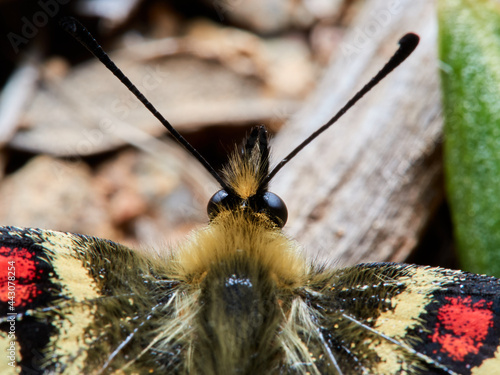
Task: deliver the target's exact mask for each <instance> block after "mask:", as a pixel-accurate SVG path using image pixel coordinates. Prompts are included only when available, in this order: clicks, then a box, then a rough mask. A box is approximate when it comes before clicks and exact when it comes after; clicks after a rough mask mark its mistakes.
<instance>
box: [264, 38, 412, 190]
mask: <svg viewBox="0 0 500 375" xmlns="http://www.w3.org/2000/svg"><path fill="white" fill-rule="evenodd" d="M419 40H420V38H419V37H418V35H416V34H413V33H408V34H406V35H405V36H403V37H402V38H401V39H400V40H399V49H398V50H397V51H396V53H395V54H394V55H393V56H392V57H391V59H390V60H389V61H388V62H387V64H385V66H384V67H383V68H382V69H381V70H380V71H379V72H378V73H377V75H375V77H373V78H372V79H371V80H370V82H368V83H367V84H366V85H365V86H364V87H363V88H362V89H361V90H359V91H358V92H357V94H356V95H354V96H353V97H352V98H351V100H349V101H348V102H347V104H346V105H344V107H342V109H341V110H340V111H338V112H337V114H336V115H335V116H333V117H332V118H331V119H330V121H328V122H327V123H326V124H324V125H323V126H322V127H320V128H319V129H318V130H316V131H315V132H314V133H312V134H311V135H310V136H309V137H307V138H306V139H305V140H304V141H303V142H302V143H301V144H300V145H298V146H297V147H296V148H295V149H294V150H293V151H292V152H290V153H289V154H288V156H286V157H285V158H284V159H283V160H281V161H280V162H279V163H278V164H277V165H276V167H274V169H273V170H272V171H271V173H269V174H268V175H267V177H266V178H265V179H264V181H263V182H262V184H267V183H269V181H271V179H272V178H273V177H274V176H275V175H276V173H278V171H279V170H280V169H281V168H283V167H284V166H285V165H286V164H287V163H288V162H289V161H290V160H291V159H292V158H293V157H294V156H295V155H297V154H298V153H299V152H300V151H302V149H303V148H304V147H306V146H307V145H308V144H309V143H311V141H312V140H314V139H315V138H316V137H317V136H319V135H320V134H321V133H323V132H324V131H325V130H326V129H328V128H329V127H330V126H332V125H333V124H334V123H335V122H336V121H337V120H338V119H339V118H340V117H342V116H343V115H344V113H346V112H347V111H348V110H349V109H350V108H351V107H352V106H353V105H354V104H356V102H357V101H358V100H359V99H361V98H362V97H363V96H364V95H365V94H366V93H367V92H368V91H370V90H371V89H372V88H373V87H375V86H376V85H377V84H378V83H379V82H380V81H381V80H382V79H384V77H385V76H387V75H388V74H389V73H390V72H392V71H393V70H394V69H395V68H397V66H398V65H399V64H401V63H402V62H403V61H405V60H406V58H407V57H408V56H410V54H411V53H412V52H413V50H414V49H415V48H416V47H417V45H418V41H419Z"/></svg>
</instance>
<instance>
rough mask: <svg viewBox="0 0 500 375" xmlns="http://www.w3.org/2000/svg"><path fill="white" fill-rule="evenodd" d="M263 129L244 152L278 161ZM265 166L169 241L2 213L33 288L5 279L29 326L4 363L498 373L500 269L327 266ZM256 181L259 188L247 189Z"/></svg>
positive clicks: (119, 369)
mask: <svg viewBox="0 0 500 375" xmlns="http://www.w3.org/2000/svg"><path fill="white" fill-rule="evenodd" d="M259 139H260V141H257V140H259ZM262 139H267V138H265V130H264V129H263V128H258V129H256V130H255V131H254V132H253V133H252V135H251V137H250V142H249V143H250V145H251V147H252V148H254V150H253V151H252V150H250V151H249V150H248V147H249V146H248V144H249V143H248V142H247V146H246V148H245V147H244V148H243V152H242V153H241V154H237V156H235V157H234V158H233V161H232V163H233V165H238V163H240V164H241V163H248V160H249V158H252V160H254V161H256V162H257V163H262V162H263V161H265V160H267V152H268V150H267V141H262ZM263 142H264V146H265V147H263ZM259 155H264V157H259ZM264 169H265V168H264ZM266 170H267V169H266ZM253 171H254V173H255V174H254V175H260V176H262V175H265V172H262V169H260V168H254V170H253ZM251 175H252V173H247V172H245V175H244V177H242V174H241V173H240V174H239V173H227V174H226V180H227V186H228V189H229V190H232V188H233V187H235V186H236V185H235V184H236V182H235V181H237V187H238V189H236V188H234V190H235V191H237V193H236V198H235V196H234V195H232V194H234V193H233V192H231V191H230V192H229V193H227V192H226V193H225V194H223V195H220V194H219V193H218V194H216V195H215V196H217V197H218V198H217V200H216V202H215V203H212V205H209V207H212V208H211V210H212V215H211V216H212V220H211V223H210V224H209V226H208V227H206V228H205V229H202V230H200V231H198V232H196V233H194V234H193V235H192V236H191V238H190V239H189V240H188V241H187V242H186V243H184V244H183V245H181V246H180V247H179V248H178V249H173V250H172V251H170V250H169V251H166V252H164V253H161V255H155V254H153V253H147V254H145V253H140V252H137V251H134V250H131V249H129V248H126V247H124V246H121V245H118V244H116V243H113V242H110V241H106V240H101V239H98V238H94V237H87V236H83V235H77V234H70V233H60V232H52V231H45V230H38V229H21V228H14V227H3V228H2V229H1V230H0V246H1V247H0V257H1V263H5V264H8V263H9V262H14V263H12V264H14V265H16V282H17V284H16V288H17V289H16V292H17V293H18V294H17V299H16V301H15V303H14V304H13V303H9V299H8V287H7V285H8V284H7V281H8V279H7V278H4V279H1V284H0V291H1V293H0V301H1V306H2V316H3V318H1V319H2V320H0V322H1V325H0V327H1V329H2V336H1V339H2V343H3V347H4V348H5V350H6V351H8V349H9V346H12V342H11V338H12V337H10V336H9V329H10V323H11V321H12V319H13V317H14V318H15V325H16V334H15V340H14V341H15V344H14V347H15V348H16V353H15V356H16V361H15V367H9V366H4V368H2V373H6V374H8V373H12V374H14V373H22V374H32V373H39V374H51V373H55V374H103V373H118V374H128V373H130V374H146V373H168V374H188V373H189V374H491V373H492V372H491V371H492V369H495V368H497V366H498V365H499V364H500V357H499V356H500V353H499V351H498V350H497V349H498V347H499V338H500V331H499V327H500V308H499V293H498V291H499V290H500V288H499V287H500V283H499V281H498V280H497V279H495V278H491V277H487V276H478V275H473V274H468V273H464V272H459V271H451V270H445V269H440V268H429V267H421V266H413V265H404V264H390V263H374V264H362V265H358V266H354V267H349V268H344V269H328V268H326V267H321V266H320V265H314V264H312V263H310V262H309V261H308V260H306V259H305V258H304V257H303V255H302V253H301V251H300V248H299V246H298V245H297V244H296V243H295V242H294V241H292V240H290V239H288V238H287V237H286V236H285V235H284V234H283V233H282V231H281V228H280V225H279V223H280V222H281V221H280V220H273V219H271V218H270V217H274V216H273V213H274V212H275V207H271V208H269V207H267V208H266V207H264V208H263V209H258V208H255V207H257V206H258V207H262V205H263V203H262V202H260V200H265V199H264V198H263V197H264V196H265V194H267V191H266V189H259V188H260V185H259V184H256V185H255V184H254V183H255V181H251V178H249V176H251ZM246 182H248V183H249V184H250V186H254V187H253V188H251V189H250V188H248V189H247V188H245V187H242V186H241V185H242V184H244V183H246ZM251 184H254V185H251ZM255 186H256V188H255ZM252 189H253V190H252ZM247 192H249V193H248V194H247ZM221 196H222V197H223V198H227V197H229V201H225V200H224V199H220V198H221ZM259 202H260V203H259ZM280 210H283V208H282V207H281V208H279V209H278V211H280ZM278 217H282V215H278ZM285 220H286V218H285ZM12 313H15V315H12ZM2 366H3V365H2ZM495 371H496V370H495ZM493 373H494V372H493Z"/></svg>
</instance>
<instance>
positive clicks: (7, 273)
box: [0, 246, 44, 307]
mask: <svg viewBox="0 0 500 375" xmlns="http://www.w3.org/2000/svg"><path fill="white" fill-rule="evenodd" d="M10 262H14V263H13V264H12V263H10ZM37 264H38V262H37V261H36V259H35V255H34V254H33V253H32V252H30V251H28V249H25V248H17V247H14V248H11V247H6V246H2V247H0V270H1V271H0V301H1V302H3V303H6V302H8V301H12V302H13V303H14V306H16V307H17V306H25V305H26V304H27V303H29V302H32V301H33V298H35V297H36V296H37V295H39V294H41V293H42V291H41V290H38V289H37V285H36V283H37V280H38V279H39V278H40V277H41V276H42V275H43V273H44V272H43V270H38V272H37ZM9 282H10V283H9ZM9 292H11V293H9ZM12 292H14V294H12ZM9 297H10V298H9Z"/></svg>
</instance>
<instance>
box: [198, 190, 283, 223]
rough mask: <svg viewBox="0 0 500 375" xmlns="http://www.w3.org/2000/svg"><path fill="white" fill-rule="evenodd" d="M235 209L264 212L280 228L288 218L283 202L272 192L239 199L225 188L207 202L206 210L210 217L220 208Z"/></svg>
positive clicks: (215, 214)
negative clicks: (241, 208) (245, 208)
mask: <svg viewBox="0 0 500 375" xmlns="http://www.w3.org/2000/svg"><path fill="white" fill-rule="evenodd" d="M221 207H222V208H226V209H235V208H238V207H248V208H249V209H251V210H253V211H254V212H256V213H264V214H266V215H267V216H268V217H269V218H270V219H271V220H272V221H273V222H274V223H275V224H276V225H278V226H279V227H280V228H282V227H283V226H284V225H285V223H286V220H287V218H288V211H287V209H286V205H285V202H283V200H282V199H281V198H280V197H278V196H277V195H276V194H274V193H270V192H265V193H263V194H256V195H254V196H252V197H249V198H248V199H245V200H243V199H241V198H238V197H236V196H234V194H229V193H228V192H227V191H225V190H219V191H218V192H217V193H215V194H214V195H213V196H212V198H210V201H209V202H208V206H207V212H208V216H209V217H210V219H213V218H214V217H215V216H217V214H218V213H219V211H220V209H221Z"/></svg>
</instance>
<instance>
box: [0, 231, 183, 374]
mask: <svg viewBox="0 0 500 375" xmlns="http://www.w3.org/2000/svg"><path fill="white" fill-rule="evenodd" d="M158 264H161V262H151V261H150V260H149V258H148V257H146V256H143V255H141V254H139V253H138V252H135V251H133V250H131V249H129V248H126V247H124V246H121V245H119V244H116V243H113V242H111V241H106V240H102V239H98V238H94V237H88V236H83V235H78V234H71V233H61V232H54V231H47V230H40V229H21V228H15V227H0V265H1V267H2V271H1V272H0V308H1V311H2V315H1V317H0V342H2V343H3V345H2V347H3V349H4V351H3V353H5V352H7V353H8V358H9V361H8V362H7V363H6V362H5V361H2V364H1V365H0V367H2V371H0V372H1V373H2V374H3V373H9V370H10V373H19V371H21V373H26V374H32V373H43V372H50V373H70V374H77V373H93V372H99V373H100V372H107V371H109V370H110V369H117V368H131V369H135V370H138V371H139V372H141V371H142V370H145V369H148V368H151V367H150V366H153V365H152V364H151V363H153V362H154V360H153V359H151V351H145V352H143V351H144V348H147V347H148V345H149V344H150V343H151V342H152V341H154V334H155V329H157V327H158V325H160V324H161V323H162V322H159V319H157V318H158V313H159V311H160V310H162V311H161V313H162V314H163V316H167V317H168V311H166V310H165V306H166V305H167V304H168V301H169V299H170V298H171V297H172V294H173V293H174V290H175V284H176V283H175V282H173V281H169V280H165V279H162V277H161V276H159V275H161V274H162V270H161V269H159V266H158ZM163 323H164V322H163ZM148 333H149V335H148ZM151 335H153V337H152V336H151ZM174 357H175V354H173V353H172V355H171V356H170V357H169V356H168V355H164V356H163V358H167V359H168V361H167V362H170V363H172V362H175V358H174ZM154 366H155V367H157V368H161V366H162V364H161V363H155V364H154Z"/></svg>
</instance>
